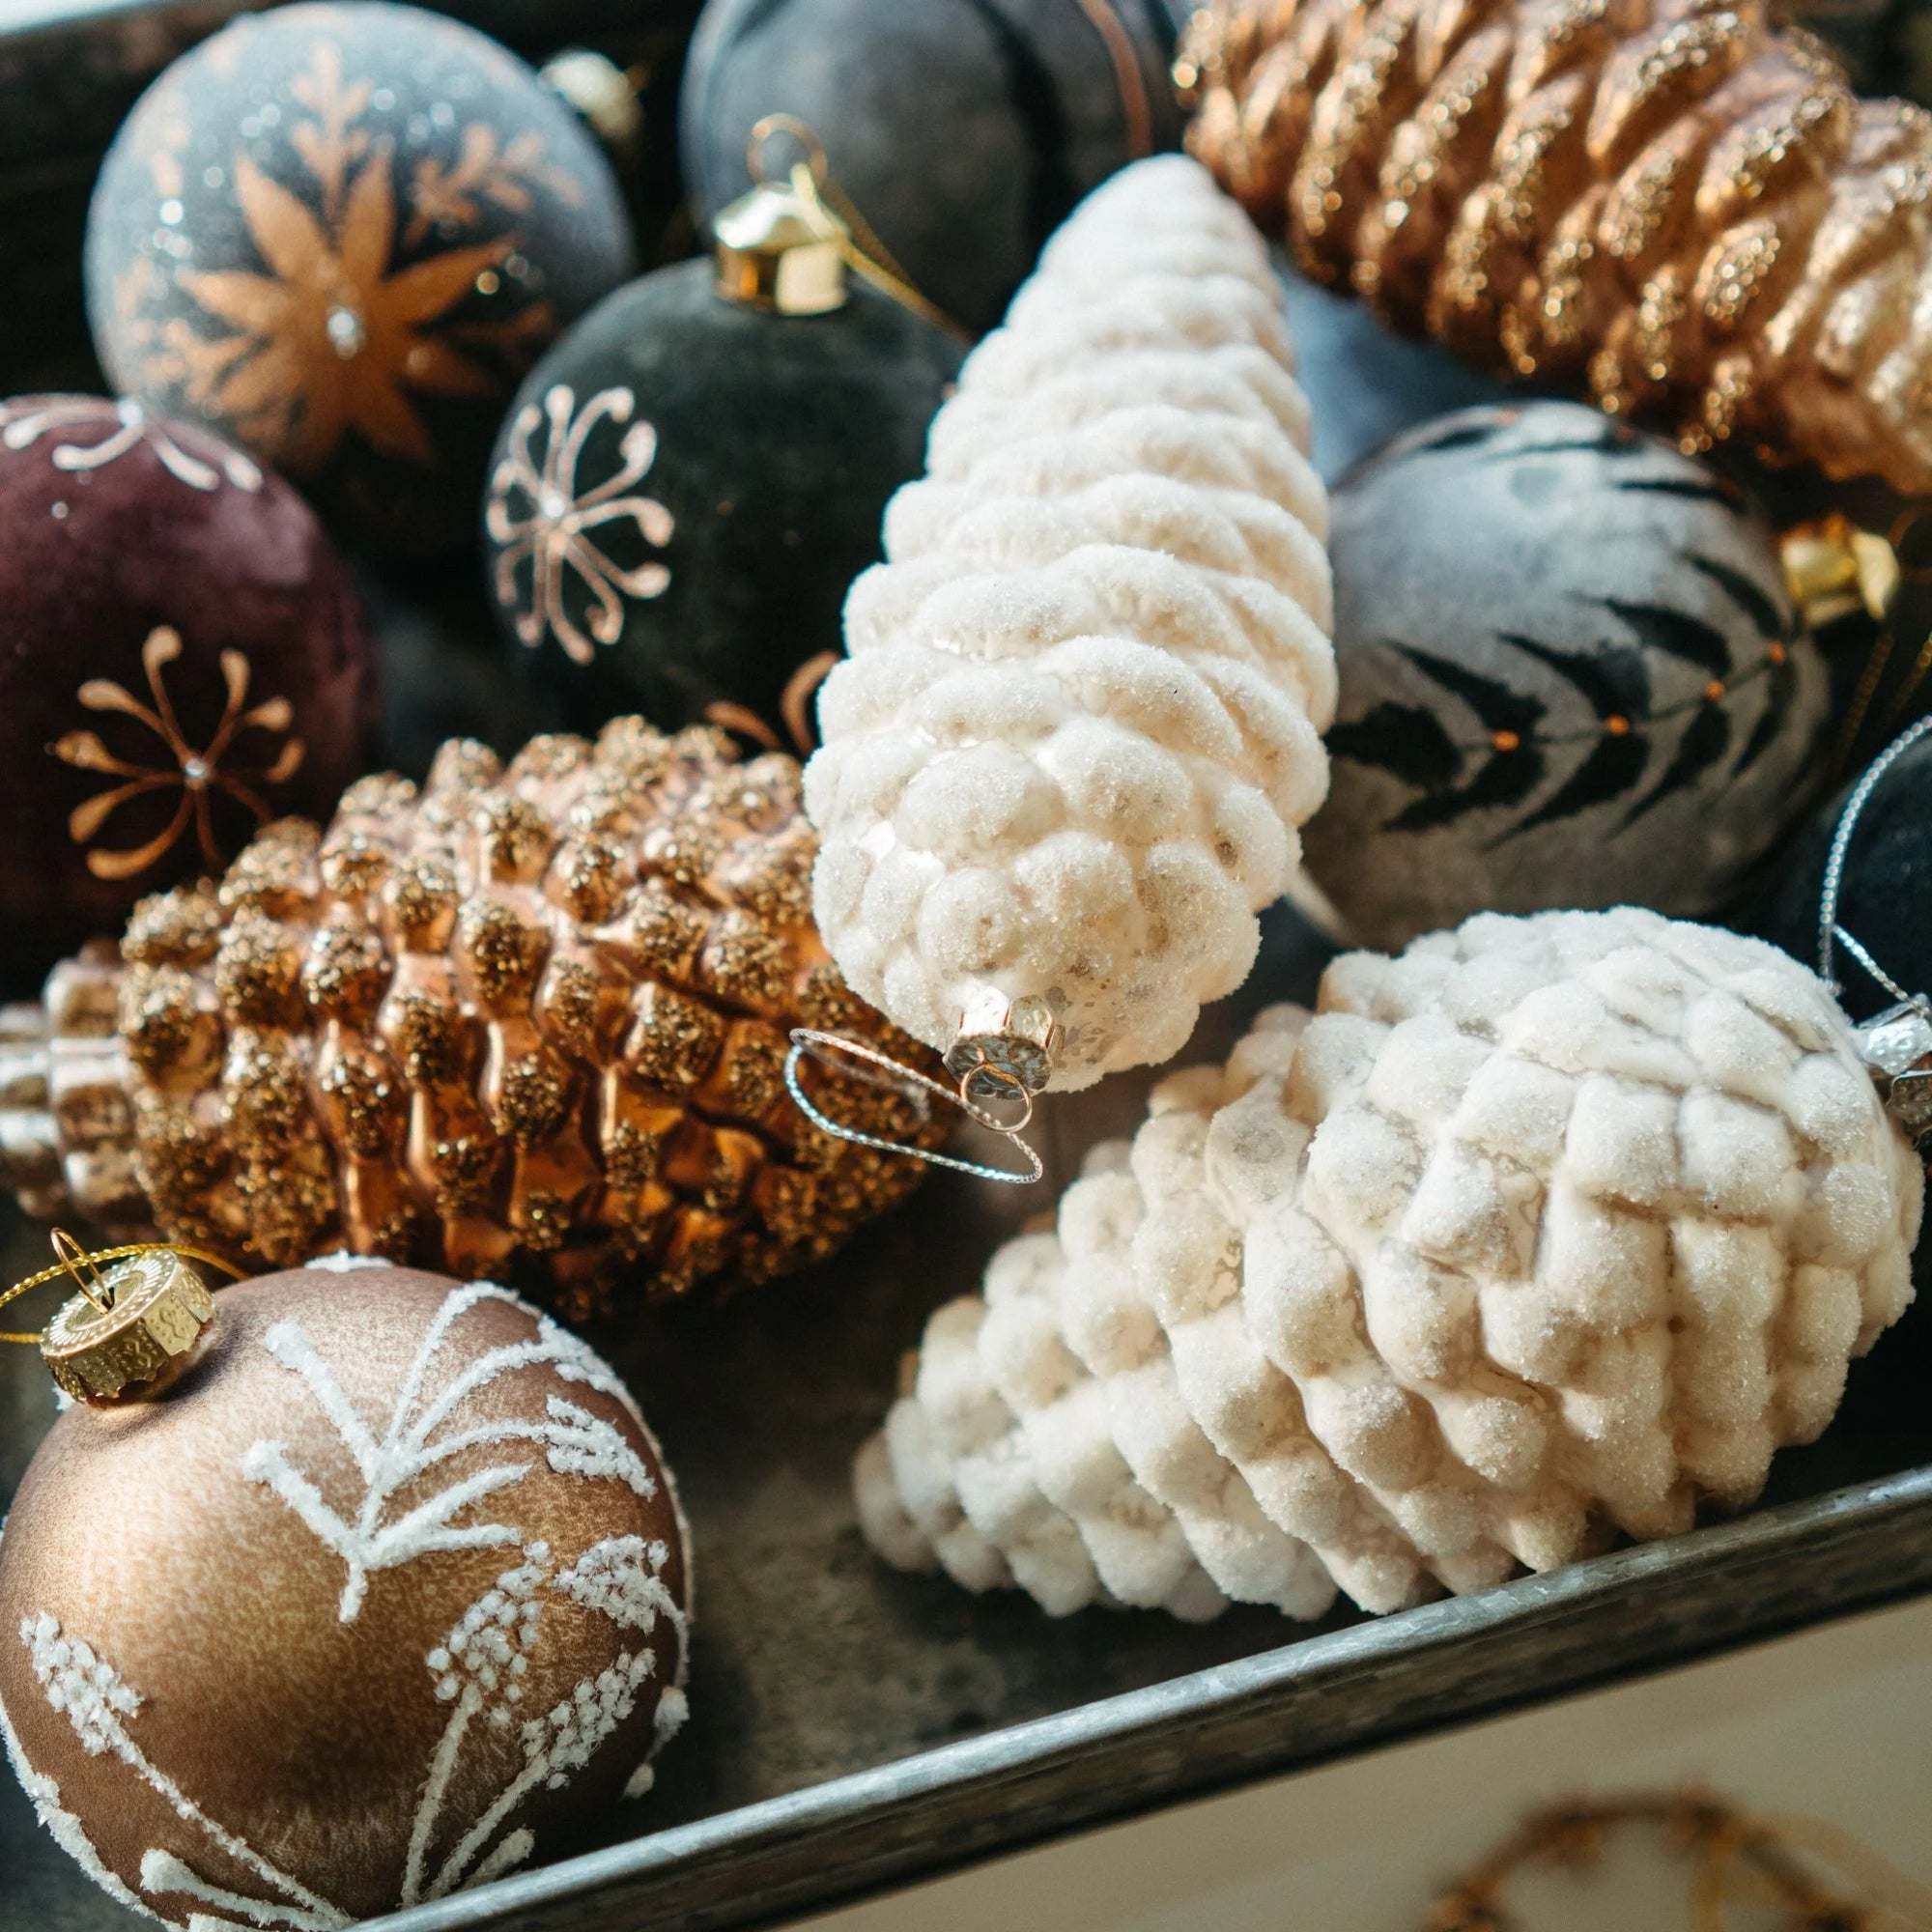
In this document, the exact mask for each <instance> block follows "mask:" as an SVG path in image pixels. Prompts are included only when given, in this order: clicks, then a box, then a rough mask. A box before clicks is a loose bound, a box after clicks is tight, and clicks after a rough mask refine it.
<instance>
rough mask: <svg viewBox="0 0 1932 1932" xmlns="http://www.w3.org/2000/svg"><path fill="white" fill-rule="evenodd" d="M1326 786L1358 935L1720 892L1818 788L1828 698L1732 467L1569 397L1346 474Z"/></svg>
mask: <svg viewBox="0 0 1932 1932" xmlns="http://www.w3.org/2000/svg"><path fill="white" fill-rule="evenodd" d="M1332 552H1333V557H1334V567H1335V654H1336V659H1337V663H1338V666H1339V668H1340V673H1341V703H1340V709H1339V713H1338V716H1337V721H1336V724H1335V725H1334V728H1333V729H1332V730H1331V731H1330V732H1329V734H1328V750H1329V753H1330V757H1331V759H1332V762H1333V780H1332V782H1331V785H1330V789H1329V796H1328V803H1327V805H1326V806H1325V807H1324V808H1323V810H1321V812H1319V813H1318V814H1317V815H1316V817H1315V819H1314V821H1313V822H1312V823H1311V824H1310V825H1309V827H1308V828H1307V830H1306V832H1305V833H1304V835H1303V837H1304V839H1305V842H1306V852H1307V867H1308V870H1309V873H1310V875H1311V876H1312V877H1313V878H1314V880H1315V882H1316V883H1317V884H1318V885H1319V886H1320V887H1321V891H1322V892H1323V893H1324V894H1326V895H1327V896H1328V898H1329V899H1330V901H1331V902H1332V904H1333V906H1334V908H1335V910H1336V911H1337V912H1338V913H1339V914H1340V915H1341V917H1342V920H1343V921H1344V923H1346V924H1347V926H1348V928H1349V932H1350V937H1351V938H1352V939H1354V940H1355V941H1356V942H1358V943H1360V944H1364V945H1371V946H1378V947H1387V948H1393V947H1398V946H1401V945H1403V944H1405V943H1406V941H1407V940H1409V939H1410V938H1412V937H1413V936H1414V935H1415V934H1416V933H1418V932H1424V931H1428V930H1430V929H1431V928H1433V927H1436V926H1443V925H1453V924H1455V923H1457V922H1458V921H1460V920H1462V919H1463V918H1465V917H1467V916H1468V915H1469V914H1470V913H1472V912H1477V911H1483V910H1490V911H1497V912H1511V913H1522V912H1534V911H1538V910H1540V909H1542V908H1545V907H1550V906H1576V907H1594V906H1608V905H1616V904H1622V903H1633V904H1639V905H1648V906H1652V907H1655V908H1656V909H1657V910H1658V911H1660V912H1664V913H1669V914H1672V915H1674V916H1678V917H1692V916H1696V915H1699V914H1704V913H1708V912H1711V911H1713V910H1715V909H1716V908H1718V907H1719V906H1720V905H1722V904H1723V903H1724V902H1725V901H1726V900H1727V899H1728V898H1730V897H1731V896H1732V895H1734V894H1735V893H1736V892H1737V891H1738V890H1739V889H1740V887H1741V886H1742V885H1743V884H1744V882H1745V881H1746V879H1747V875H1748V874H1749V872H1750V870H1751V867H1753V866H1754V865H1755V864H1756V862H1757V861H1759V860H1760V859H1762V858H1763V857H1764V856H1765V855H1766V854H1767V853H1768V852H1770V851H1771V850H1772V849H1773V848H1774V846H1775V845H1776V842H1777V840H1778V838H1779V837H1780V835H1781V834H1782V833H1783V832H1784V831H1785V829H1786V828H1787V827H1789V826H1790V825H1791V824H1792V823H1794V822H1795V820H1796V818H1797V817H1798V816H1799V815H1800V814H1801V813H1802V812H1803V810H1804V808H1805V806H1806V804H1807V803H1808V801H1809V799H1810V796H1811V793H1812V790H1813V785H1814V781H1815V779H1816V778H1817V776H1818V774H1819V771H1820V766H1821V757H1822V754H1823V753H1825V752H1826V751H1827V749H1828V734H1827V733H1826V732H1825V730H1824V728H1823V727H1824V725H1825V722H1826V717H1827V710H1828V703H1829V694H1828V690H1827V679H1826V674H1825V667H1824V664H1823V661H1822V660H1821V658H1820V657H1819V654H1818V652H1817V650H1816V648H1815V647H1814V646H1813V644H1812V643H1811V641H1810V639H1809V638H1808V637H1807V636H1805V634H1804V629H1803V626H1802V623H1801V621H1800V619H1799V617H1798V615H1797V612H1796V611H1795V609H1794V607H1793V604H1792V601H1791V597H1790V594H1789V592H1788V590H1787V588H1786V586H1785V582H1784V574H1783V568H1782V565H1781V563H1780V561H1779V556H1778V550H1777V543H1776V537H1775V535H1774V533H1773V531H1772V529H1771V526H1769V524H1768V523H1767V522H1766V520H1765V518H1764V515H1763V513H1762V511H1761V510H1759V508H1758V507H1757V506H1756V504H1755V503H1754V502H1753V501H1752V500H1751V498H1750V497H1748V496H1747V494H1746V493H1745V492H1744V491H1743V490H1742V489H1740V488H1739V487H1738V486H1737V485H1736V484H1735V483H1733V482H1731V481H1730V480H1729V479H1728V478H1726V477H1724V476H1722V475H1720V474H1719V473H1718V472H1717V471H1716V470H1714V469H1710V468H1708V467H1707V466H1705V465H1704V464H1702V463H1699V462H1696V461H1694V460H1693V459H1691V458H1690V457H1688V456H1685V455H1682V454H1680V453H1679V452H1678V451H1677V450H1676V449H1675V448H1674V447H1672V446H1671V445H1670V444H1669V443H1667V442H1664V441H1662V440H1659V439H1657V438H1655V437H1650V436H1644V435H1641V434H1638V433H1637V432H1634V431H1633V430H1630V429H1628V428H1626V427H1625V426H1624V425H1622V424H1620V423H1615V422H1610V421H1606V420H1605V418H1604V417H1603V416H1601V415H1599V414H1598V413H1597V412H1595V411H1594V410H1589V409H1584V408H1582V407H1580V406H1579V405H1576V404H1570V403H1556V402H1548V403H1530V404H1526V405H1520V406H1513V407H1492V408H1480V409H1472V410H1463V411H1459V412H1456V413H1454V414H1451V415H1446V416H1442V417H1439V418H1437V419H1436V420H1435V421H1434V422H1431V423H1428V424H1425V425H1424V426H1423V427H1421V428H1420V429H1417V430H1414V431H1411V432H1409V433H1408V434H1406V435H1405V436H1402V437H1399V438H1397V439H1396V440H1394V441H1392V442H1390V443H1388V444H1387V445H1385V446H1384V447H1383V448H1382V449H1381V450H1379V451H1378V452H1377V453H1376V454H1375V455H1374V456H1372V457H1370V458H1369V459H1367V460H1366V461H1365V462H1364V463H1363V464H1361V465H1360V466H1359V467H1358V468H1357V469H1355V470H1354V471H1353V472H1352V473H1351V474H1350V475H1349V476H1348V477H1347V478H1345V479H1344V481H1343V483H1342V484H1341V486H1340V487H1339V488H1338V489H1337V491H1336V492H1335V496H1334V534H1333V538H1332Z"/></svg>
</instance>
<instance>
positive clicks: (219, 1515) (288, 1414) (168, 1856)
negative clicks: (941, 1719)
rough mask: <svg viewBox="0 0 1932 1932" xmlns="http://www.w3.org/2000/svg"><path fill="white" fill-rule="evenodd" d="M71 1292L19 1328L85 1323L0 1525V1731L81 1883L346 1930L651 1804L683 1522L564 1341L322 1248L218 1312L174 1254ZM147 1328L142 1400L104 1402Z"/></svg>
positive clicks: (612, 1405) (681, 1601) (238, 1919)
mask: <svg viewBox="0 0 1932 1932" xmlns="http://www.w3.org/2000/svg"><path fill="white" fill-rule="evenodd" d="M101 1260H102V1261H103V1262H106V1261H108V1260H109V1257H107V1256H103V1257H102V1258H101ZM77 1266H79V1267H82V1268H84V1267H85V1266H86V1264H85V1263H84V1262H82V1263H79V1264H77ZM82 1280H83V1294H77V1295H75V1296H74V1297H73V1299H72V1300H71V1301H70V1303H69V1304H68V1306H67V1307H66V1308H65V1309H63V1310H62V1311H61V1314H60V1315H59V1316H58V1317H57V1318H56V1320H55V1321H54V1322H53V1323H52V1324H50V1327H49V1331H48V1340H47V1341H46V1342H44V1343H43V1347H44V1348H47V1349H48V1350H49V1354H50V1360H51V1356H52V1354H53V1352H54V1338H55V1336H56V1333H57V1332H58V1334H59V1335H60V1336H62V1337H67V1336H70V1335H71V1334H72V1333H75V1332H79V1331H86V1333H87V1334H88V1335H89V1336H90V1337H91V1341H90V1342H89V1343H88V1344H87V1345H86V1346H84V1347H82V1348H80V1349H78V1350H76V1349H74V1348H71V1347H63V1348H62V1349H61V1350H60V1352H61V1356H62V1359H61V1361H60V1362H59V1363H58V1364H56V1365H55V1366H56V1372H57V1374H58V1375H59V1377H60V1378H61V1379H62V1380H63V1381H64V1382H69V1383H74V1382H75V1380H76V1378H79V1383H80V1385H82V1392H83V1393H85V1394H88V1395H89V1396H90V1398H91V1399H90V1400H89V1401H86V1402H83V1403H80V1404H77V1405H76V1406H73V1407H72V1408H71V1409H70V1410H69V1411H68V1412H67V1413H66V1414H65V1415H63V1416H62V1417H61V1419H60V1420H59V1421H58V1422H57V1423H56V1424H55V1425H54V1428H53V1430H52V1432H51V1434H50V1435H48V1436H47V1438H46V1440H45V1442H44V1443H43V1445H42V1447H41V1450H40V1452H39V1454H38V1455H37V1456H36V1457H35V1459H34V1461H33V1463H32V1464H31V1466H30V1467H29V1469H28V1471H27V1474H26V1478H25V1480H24V1482H23V1483H22V1484H21V1486H20V1490H19V1493H18V1495H17V1496H16V1497H15V1499H14V1507H13V1512H12V1515H11V1516H10V1518H9V1520H8V1524H7V1536H6V1541H5V1543H4V1544H0V1742H4V1744H5V1746H6V1749H7V1752H8V1754H9V1755H10V1756H11V1758H12V1760H13V1764H14V1770H15V1772H16V1773H17V1774H18V1776H20V1778H21V1781H22V1782H23V1784H24V1785H25V1787H26V1791H27V1795H28V1797H29V1799H30V1800H31V1801H32V1802H33V1804H34V1806H35V1808H36V1809H37V1811H38V1812H39V1813H40V1816H41V1818H42V1820H43V1823H44V1824H45V1825H46V1826H47V1827H48V1829H49V1830H50V1831H51V1832H52V1833H53V1834H54V1835H55V1837H56V1838H57V1839H58V1840H59V1842H60V1843H61V1844H62V1846H63V1847H64V1848H65V1849H66V1850H67V1851H69V1852H70V1853H71V1854H72V1855H73V1857H74V1858H75V1859H77V1860H78V1861H79V1862H80V1863H81V1865H82V1867H83V1868H84V1869H85V1870H86V1872H87V1874H88V1876H89V1877H91V1878H92V1879H93V1880H94V1881H95V1882H96V1883H97V1884H98V1885H99V1886H100V1887H101V1888H102V1889H105V1890H106V1891H108V1892H110V1893H111V1894H112V1895H113V1896H114V1897H116V1898H117V1899H119V1900H120V1901H121V1902H122V1903H123V1904H124V1905H127V1906H129V1907H132V1908H134V1909H135V1910H138V1911H142V1912H145V1913H147V1914H149V1915H152V1916H153V1917H155V1918H159V1919H160V1920H162V1921H163V1922H164V1923H167V1924H170V1925H175V1926H191V1927H194V1928H196V1932H212V1928H216V1927H223V1926H253V1927H261V1926H277V1927H302V1928H306V1929H307V1932H337V1928H347V1927H348V1926H350V1925H352V1924H354V1923H355V1922H357V1921H359V1920H361V1919H363V1918H374V1917H377V1916H379V1915H381V1914H384V1913H386V1912H392V1911H395V1910H397V1909H399V1908H405V1907H409V1906H412V1905H417V1904H422V1903H426V1902H428V1901H431V1900H434V1899H437V1898H440V1897H443V1896H446V1895H447V1894H449V1893H450V1892H452V1891H454V1890H456V1889H459V1888H461V1887H464V1886H468V1885H473V1884H477V1883H480V1882H483V1881H487V1880H489V1879H492V1878H496V1877H499V1876H501V1875H502V1874H504V1873H506V1872H510V1871H514V1870H517V1869H519V1868H520V1867H522V1866H524V1865H526V1864H527V1863H528V1862H529V1861H531V1860H532V1859H541V1858H544V1857H552V1856H554V1855H555V1854H556V1853H557V1852H558V1851H559V1850H562V1849H565V1848H566V1847H567V1846H568V1845H569V1843H570V1841H571V1839H572V1838H573V1837H574V1836H576V1835H577V1833H579V1832H580V1831H581V1830H582V1827H583V1824H584V1823H585V1822H586V1821H587V1820H589V1819H592V1818H594V1816H595V1815H596V1813H597V1812H598V1811H599V1810H601V1809H603V1808H605V1807H608V1806H610V1805H611V1804H614V1803H615V1802H616V1800H617V1799H618V1798H619V1796H620V1795H624V1796H632V1797H638V1796H641V1795H642V1794H643V1793H645V1792H646V1791H648V1790H649V1788H650V1786H651V1783H652V1781H653V1767H652V1765H651V1759H652V1757H653V1756H654V1755H655V1753H656V1750H657V1748H658V1747H659V1746H660V1745H661V1744H662V1743H663V1742H664V1741H665V1740H666V1739H668V1737H669V1736H670V1735H671V1734H672V1733H673V1732H674V1731H675V1730H676V1729H677V1728H678V1727H679V1725H680V1724H681V1723H682V1722H683V1720H684V1717H685V1713H686V1700H685V1692H684V1688H683V1686H684V1677H685V1669H686V1664H687V1661H688V1647H689V1640H690V1632H689V1623H690V1610H691V1596H692V1593H691V1571H690V1560H689V1554H688V1550H689V1538H688V1534H687V1531H686V1528H685V1524H684V1520H683V1517H682V1514H681V1512H680V1510H679V1508H678V1503H677V1496H676V1492H675V1491H674V1490H673V1488H672V1486H671V1480H670V1476H669V1473H668V1470H667V1469H666V1468H665V1466H664V1463H663V1460H662V1458H661V1456H660V1453H659V1451H658V1447H657V1444H656V1442H655V1441H654V1440H653V1439H652V1436H651V1435H650V1432H649V1431H648V1429H647V1428H646V1427H645V1425H644V1421H643V1418H642V1416H641V1415H640V1414H639V1410H638V1406H637V1404H636V1403H635V1402H634V1401H633V1400H632V1398H631V1396H630V1395H629V1393H628V1392H627V1391H626V1389H625V1388H624V1386H623V1384H622V1383H621V1382H620V1381H619V1380H618V1378H617V1377H616V1376H615V1375H614V1374H613V1373H612V1372H611V1369H610V1368H609V1367H608V1366H607V1365H606V1364H605V1363H604V1362H603V1361H602V1360H601V1359H600V1358H599V1357H598V1356H597V1355H595V1354H594V1353H593V1352H592V1351H591V1350H589V1349H588V1348H587V1347H585V1346H584V1345H583V1344H582V1342H580V1341H578V1340H577V1339H576V1338H575V1337H574V1336H571V1335H569V1334H567V1333H565V1332H564V1331H563V1330H562V1329H560V1328H558V1327H557V1326H556V1325H555V1324H554V1322H552V1321H549V1320H547V1319H546V1318H544V1317H542V1316H540V1315H538V1314H537V1313H536V1311H535V1310H533V1309H530V1308H528V1307H526V1306H525V1305H524V1304H523V1303H522V1302H520V1301H518V1300H517V1298H516V1297H515V1296H514V1295H512V1294H511V1293H508V1291H506V1290H504V1289H500V1288H497V1287H495V1286H492V1285H490V1284H488V1283H480V1282H479V1283H474V1284H471V1285H469V1286H467V1287H466V1286H462V1285H460V1284H458V1283H456V1282H453V1281H450V1280H448V1279H446V1278H444V1277H441V1276H439V1275H432V1274H425V1273H419V1272H416V1271H413V1270H411V1269H403V1268H393V1267H388V1266H384V1265H380V1264H377V1265H368V1264H362V1265H357V1264H353V1263H348V1264H345V1261H344V1258H340V1257H338V1258H337V1259H336V1261H335V1262H333V1263H331V1264H327V1265H324V1266H317V1267H312V1268H306V1269H299V1270H296V1271H293V1272H288V1273H283V1274H278V1275H272V1276H270V1277H268V1278H266V1279H264V1280H261V1281H256V1282H250V1283H247V1284H245V1285H243V1286H240V1287H236V1288H231V1289H224V1290H222V1291H221V1292H220V1293H216V1294H214V1295H213V1296H212V1297H211V1296H210V1295H209V1293H207V1284H206V1282H204V1281H203V1280H202V1279H200V1278H199V1270H198V1264H195V1263H191V1262H189V1261H187V1260H185V1259H184V1258H183V1257H181V1256H180V1255H177V1254H173V1253H169V1252H168V1251H166V1250H157V1249H150V1250H148V1251H146V1252H145V1253H142V1254H138V1255H135V1256H132V1257H130V1258H128V1259H125V1260H123V1261H121V1262H120V1263H119V1264H116V1265H112V1266H109V1267H106V1268H105V1269H104V1270H103V1271H101V1272H99V1273H97V1274H94V1275H92V1276H91V1278H90V1277H87V1276H83V1277H82ZM137 1329H141V1330H144V1331H146V1332H145V1333H144V1334H143V1335H141V1336H139V1337H137V1336H136V1334H135V1331H136V1330H137ZM156 1333H161V1334H165V1335H166V1337H167V1341H166V1344H165V1346H164V1347H163V1348H161V1349H160V1350H159V1354H160V1355H161V1356H165V1358H166V1359H165V1361H164V1363H163V1367H164V1369H165V1370H166V1372H167V1373H165V1374H163V1375H162V1376H160V1377H158V1378H156V1382H157V1383H158V1385H154V1384H150V1385H146V1386H142V1385H134V1386H129V1387H126V1388H123V1389H121V1390H120V1392H119V1394H118V1396H117V1397H115V1398H113V1399H109V1398H108V1397H107V1396H105V1395H104V1394H102V1393H99V1389H100V1388H101V1387H103V1386H104V1385H105V1384H107V1383H110V1382H118V1380H119V1375H118V1366H119V1365H120V1358H121V1357H123V1356H124V1355H125V1353H126V1351H127V1350H128V1348H130V1347H132V1346H133V1345H134V1343H135V1342H136V1341H137V1340H139V1341H140V1343H141V1345H142V1346H143V1347H145V1346H147V1343H148V1342H150V1341H152V1339H153V1336H154V1334H156ZM10 1339H17V1338H10ZM29 1339H31V1338H29Z"/></svg>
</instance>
